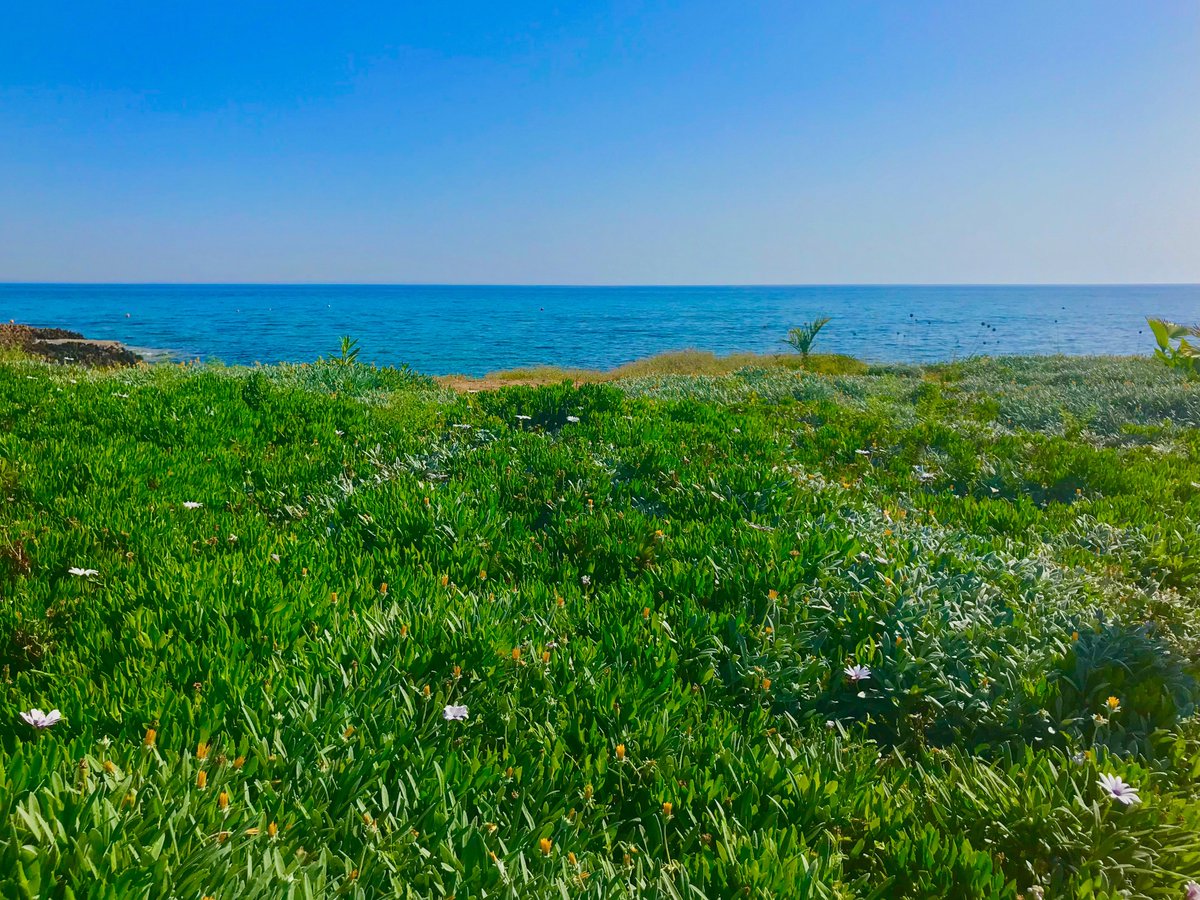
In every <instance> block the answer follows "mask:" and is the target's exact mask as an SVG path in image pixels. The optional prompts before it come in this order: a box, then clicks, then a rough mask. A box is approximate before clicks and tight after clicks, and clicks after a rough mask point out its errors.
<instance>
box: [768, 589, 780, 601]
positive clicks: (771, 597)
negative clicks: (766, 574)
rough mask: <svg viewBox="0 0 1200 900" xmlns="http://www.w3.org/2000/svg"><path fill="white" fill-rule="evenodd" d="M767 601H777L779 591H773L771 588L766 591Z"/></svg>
mask: <svg viewBox="0 0 1200 900" xmlns="http://www.w3.org/2000/svg"><path fill="white" fill-rule="evenodd" d="M767 599H768V600H778V599H779V591H777V590H775V588H771V590H769V591H767Z"/></svg>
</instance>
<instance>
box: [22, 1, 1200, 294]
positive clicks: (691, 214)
mask: <svg viewBox="0 0 1200 900" xmlns="http://www.w3.org/2000/svg"><path fill="white" fill-rule="evenodd" d="M0 280H8V281H13V280H16V281H47V280H49V281H55V280H61V281H89V280H94V281H334V282H337V281H384V282H486V283H596V284H599V283H813V282H821V283H831V282H1012V281H1017V282H1042V281H1048V282H1064V281H1065V282H1125V281H1134V282H1149V281H1168V282H1171V281H1189V282H1196V281H1200V3H1197V2H1195V0H1179V2H1171V0H1154V2H1140V0H1138V2H1134V0H1130V2H1121V3H1114V2H1105V0H1086V2H1071V0H1036V2H1024V0H996V2H987V3H984V2H964V0H946V2H918V0H903V2H900V0H879V2H875V3H858V2H847V0H827V2H820V3H817V2H801V0H792V2H778V3H760V2H753V0H747V2H728V0H723V2H708V0H687V2H682V0H681V2H672V3H668V2H643V3H639V2H632V0H630V2H613V3H586V4H584V3H580V4H566V3H560V4H553V3H537V2H520V0H508V2H495V0H490V2H486V3H466V2H436V0H425V2H421V3H412V2H399V0H394V2H388V3H374V2H355V3H306V2H289V3H278V4H264V3H254V2H245V0H243V2H237V3H230V2H223V0H212V2H206V3H190V4H184V3H174V2H169V3H164V2H146V3H103V2H88V3H78V4H72V3H57V2H53V0H39V2H27V3H10V4H6V5H5V8H4V9H3V11H2V12H0Z"/></svg>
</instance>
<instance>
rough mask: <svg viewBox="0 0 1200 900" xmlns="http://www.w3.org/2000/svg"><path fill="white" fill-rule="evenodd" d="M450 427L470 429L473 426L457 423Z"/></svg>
mask: <svg viewBox="0 0 1200 900" xmlns="http://www.w3.org/2000/svg"><path fill="white" fill-rule="evenodd" d="M450 427H451V428H470V427H471V426H470V425H466V424H464V423H462V422H455V423H454V424H453V425H451V426H450Z"/></svg>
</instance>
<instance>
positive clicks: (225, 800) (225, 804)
mask: <svg viewBox="0 0 1200 900" xmlns="http://www.w3.org/2000/svg"><path fill="white" fill-rule="evenodd" d="M217 806H219V807H220V808H221V809H229V793H228V792H227V791H221V793H220V795H219V796H218V797H217Z"/></svg>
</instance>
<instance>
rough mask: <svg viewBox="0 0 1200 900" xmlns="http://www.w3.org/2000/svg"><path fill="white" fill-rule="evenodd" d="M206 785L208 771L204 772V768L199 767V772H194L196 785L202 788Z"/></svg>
mask: <svg viewBox="0 0 1200 900" xmlns="http://www.w3.org/2000/svg"><path fill="white" fill-rule="evenodd" d="M207 786H208V772H206V771H205V770H204V769H201V770H200V771H199V772H197V773H196V787H198V788H200V789H201V790H203V789H204V788H205V787H207Z"/></svg>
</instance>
